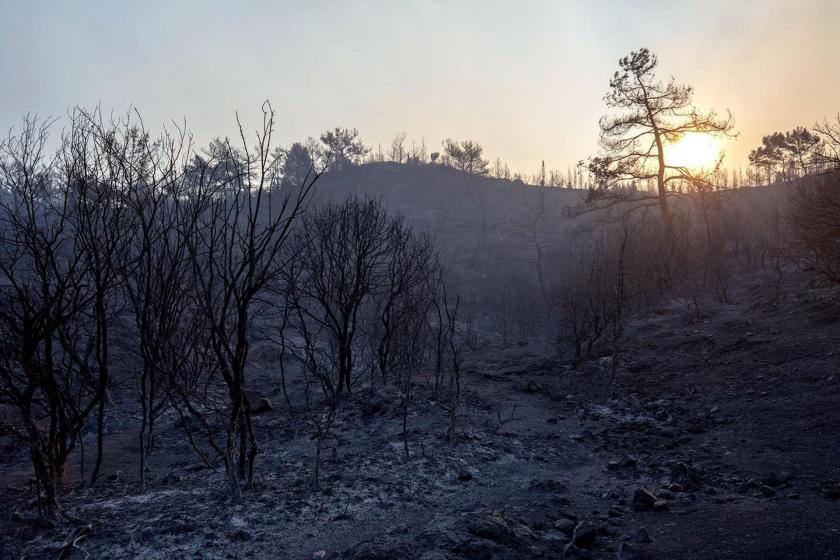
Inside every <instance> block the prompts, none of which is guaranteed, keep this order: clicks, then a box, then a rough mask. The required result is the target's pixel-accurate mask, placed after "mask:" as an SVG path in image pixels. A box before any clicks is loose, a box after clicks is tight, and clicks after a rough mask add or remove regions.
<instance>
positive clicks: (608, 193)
mask: <svg viewBox="0 0 840 560" xmlns="http://www.w3.org/2000/svg"><path fill="white" fill-rule="evenodd" d="M657 63H658V61H657V58H656V55H655V54H653V53H651V52H650V51H649V50H648V49H645V48H643V49H640V50H638V51H633V52H631V53H630V55H629V56H626V57H624V58H622V59H621V60H619V63H618V64H619V68H620V69H619V70H618V71H617V72H616V73H615V74H614V75H613V77H612V79H611V80H610V91H609V92H608V93H607V95H606V96H605V97H604V101H605V102H606V104H607V107H609V108H612V109H618V110H619V111H621V112H620V113H619V114H617V115H612V116H604V117H602V118H601V120H600V123H599V124H600V128H601V146H602V148H603V150H604V154H603V155H601V156H599V157H595V158H592V160H591V161H590V163H589V170H590V172H591V173H592V174H593V175H594V176H595V179H596V181H597V187H596V189H595V190H593V191H592V193H591V195H592V196H591V197H590V198H592V199H595V200H597V199H609V198H611V197H612V198H613V199H614V197H615V195H616V194H618V193H620V192H621V191H622V190H623V189H615V187H631V188H633V190H635V187H636V186H637V184H638V183H644V182H646V181H649V180H654V179H655V180H656V193H655V194H654V195H653V197H651V198H652V199H653V202H654V203H658V205H659V208H660V211H661V213H662V221H663V224H664V226H665V230H666V233H667V234H669V236H672V235H673V229H674V228H673V219H672V216H671V207H670V204H669V200H668V196H669V194H671V193H673V192H674V187H675V186H678V185H680V184H684V183H696V182H698V181H700V182H707V177H708V175H700V174H699V173H702V172H698V171H696V170H692V169H688V168H686V167H683V166H679V165H673V164H671V163H669V162H668V154H667V151H666V147H667V145H668V144H669V143H675V142H678V141H679V140H680V139H681V138H683V137H684V136H685V135H686V134H688V133H693V134H711V135H726V134H730V133H731V132H732V128H733V122H732V116H731V115H728V116H727V117H726V118H720V117H718V115H717V114H716V113H715V112H714V111H711V112H709V113H702V112H699V111H698V110H697V109H696V108H695V107H694V105H693V104H692V97H693V93H694V90H693V88H691V87H690V86H686V85H681V84H677V83H676V82H675V81H674V79H673V78H672V79H671V80H669V81H668V82H664V83H663V82H661V81H659V80H657V78H656V74H655V70H656V66H657ZM633 197H634V200H639V199H640V198H646V197H643V196H640V195H639V194H638V193H633ZM622 198H625V197H622Z"/></svg>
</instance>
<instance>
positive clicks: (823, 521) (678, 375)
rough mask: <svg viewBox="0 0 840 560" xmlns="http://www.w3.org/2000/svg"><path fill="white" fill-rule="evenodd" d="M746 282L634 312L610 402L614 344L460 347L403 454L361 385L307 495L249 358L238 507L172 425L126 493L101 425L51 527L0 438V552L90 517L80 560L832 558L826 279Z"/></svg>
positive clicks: (304, 452)
mask: <svg viewBox="0 0 840 560" xmlns="http://www.w3.org/2000/svg"><path fill="white" fill-rule="evenodd" d="M763 293H764V291H763V290H762V289H761V287H760V283H758V282H757V283H756V285H754V286H751V287H746V288H744V289H742V290H741V291H740V292H738V293H737V294H735V297H734V299H735V300H736V303H731V304H723V303H718V302H714V303H712V302H707V303H706V304H704V305H703V307H702V309H703V311H704V316H702V317H701V318H700V319H699V320H691V319H689V318H688V316H687V314H686V311H685V306H684V305H683V304H682V303H680V302H678V301H675V302H673V303H672V304H669V305H667V306H663V307H662V308H660V309H656V310H653V311H652V312H650V313H648V314H646V316H645V317H644V318H638V319H636V320H634V321H633V322H632V324H630V325H629V327H628V329H627V333H626V335H625V343H624V348H625V353H624V356H623V359H622V361H621V364H622V365H621V367H620V368H619V370H618V375H617V379H616V381H615V384H614V386H613V387H612V388H611V390H610V391H609V393H610V394H609V395H608V396H606V397H605V395H604V388H603V381H602V380H603V378H604V375H605V372H606V371H608V370H609V368H610V359H611V358H610V357H609V356H606V357H603V358H600V359H594V360H592V361H589V362H587V363H585V364H583V365H581V366H580V367H578V368H571V367H570V366H569V365H567V364H566V362H565V360H563V359H561V358H559V357H558V356H557V353H556V352H555V350H554V349H553V348H552V347H551V346H549V345H538V344H528V345H523V346H517V347H514V348H509V349H504V350H485V351H481V352H476V353H474V354H473V355H472V356H471V357H470V360H469V364H468V368H467V371H466V372H465V374H464V394H465V398H464V401H465V402H464V406H463V410H462V413H461V419H460V424H459V438H458V441H457V444H456V445H455V446H454V448H453V449H450V448H449V446H448V445H447V443H446V442H445V441H444V433H445V429H446V420H445V417H444V415H443V413H442V412H441V410H440V409H439V408H438V407H437V406H436V405H435V404H434V403H433V402H428V400H427V398H426V396H425V395H426V393H425V391H426V389H425V388H424V385H423V384H422V383H421V384H419V385H418V387H417V389H416V392H417V396H416V399H415V404H414V405H413V407H412V409H411V413H410V417H409V423H410V426H411V428H412V432H411V437H410V457H409V458H408V459H407V460H406V459H405V457H404V454H403V447H402V441H401V436H400V433H401V432H400V430H401V413H400V409H399V400H398V396H397V395H396V394H393V393H382V392H380V393H379V394H378V395H376V396H374V397H373V398H372V400H370V401H369V399H366V398H364V397H363V396H358V395H357V396H356V397H355V399H354V400H353V401H352V402H347V403H345V404H344V405H343V406H342V408H341V412H340V413H339V416H338V418H337V421H336V422H337V423H336V426H335V430H334V436H333V437H332V438H331V439H330V440H329V441H328V442H327V444H326V450H325V452H324V453H325V459H324V464H323V466H322V485H321V489H320V490H313V489H312V488H311V484H310V480H311V464H312V460H311V457H312V454H313V451H314V444H313V443H312V441H311V432H310V431H309V430H308V429H307V428H306V427H305V426H302V424H301V421H300V419H299V418H296V417H291V416H290V415H289V413H288V411H287V409H286V407H285V406H284V405H283V404H282V402H283V400H282V397H281V395H280V393H279V389H276V388H275V387H276V383H269V382H268V381H265V380H267V379H268V376H269V375H270V363H271V360H270V355H269V354H268V353H266V356H265V359H264V361H265V364H264V365H265V371H264V372H263V374H264V375H263V379H264V381H263V384H264V387H269V388H270V390H265V391H264V392H263V396H268V397H269V398H271V400H272V401H273V403H274V405H275V409H274V410H272V411H269V412H267V413H265V414H263V415H260V416H259V417H258V421H257V423H258V430H259V433H260V440H261V442H262V443H263V449H262V452H261V454H260V458H259V460H258V465H257V474H258V481H257V482H256V483H255V485H254V486H253V487H251V488H247V489H246V491H245V496H246V503H245V504H244V505H241V506H234V505H232V504H230V503H229V502H228V500H227V498H226V487H225V483H224V474H223V472H221V471H217V472H214V471H212V470H209V469H202V468H199V467H198V462H197V461H196V459H195V458H194V457H193V455H192V454H191V453H190V451H189V449H187V447H186V446H185V445H184V443H183V441H182V439H183V438H182V437H181V435H180V434H181V432H180V431H179V430H178V429H177V428H175V427H174V426H172V425H169V426H168V427H166V428H164V429H163V431H162V433H161V438H160V441H159V443H158V446H159V450H158V452H157V455H156V456H155V458H154V460H153V467H154V470H153V472H152V473H150V479H151V480H152V482H151V484H150V488H149V490H148V492H147V493H146V494H144V495H138V494H137V493H136V490H135V485H136V476H134V474H133V473H134V471H135V466H134V462H135V459H134V447H133V446H134V445H135V444H134V440H135V439H136V438H135V436H134V435H133V432H131V431H130V429H129V428H130V421H127V422H124V423H122V424H121V423H119V422H117V421H116V420H113V421H112V425H111V434H110V435H109V436H108V437H109V440H108V442H107V443H108V445H109V455H108V457H107V461H106V468H105V471H106V478H105V479H104V480H102V481H101V482H100V483H98V484H97V486H96V487H94V488H92V489H91V488H81V489H79V488H76V485H75V484H74V482H73V476H74V475H73V472H74V471H75V469H76V468H78V465H74V467H73V468H72V469H71V472H70V473H69V477H70V482H69V484H68V486H70V488H71V489H70V491H69V493H68V495H67V496H66V497H65V500H64V508H65V510H64V511H65V514H66V518H67V522H66V523H64V524H61V525H59V526H57V527H53V528H43V527H39V526H38V524H37V523H36V522H35V521H34V501H33V494H32V492H31V490H30V489H29V487H28V485H27V479H28V476H29V475H28V471H27V468H26V463H25V456H23V455H21V454H20V453H12V452H11V450H8V449H7V450H5V451H4V457H3V462H2V471H0V476H2V481H3V483H4V484H3V485H2V486H3V487H4V489H3V490H2V494H0V499H2V505H3V507H2V511H0V539H2V541H0V557H2V558H19V557H22V556H24V555H27V554H29V555H33V557H48V556H46V555H44V556H36V555H38V554H43V553H49V552H50V551H51V550H54V549H55V548H56V547H57V546H58V545H59V544H60V543H61V541H62V540H63V539H64V538H65V536H66V535H67V534H68V533H69V532H70V531H71V530H72V528H73V527H74V526H76V525H78V524H80V523H91V524H92V532H91V534H90V536H89V537H88V538H87V539H86V540H84V541H82V543H81V546H82V548H83V549H84V551H85V553H87V554H89V555H90V557H91V558H255V559H262V558H272V559H275V558H279V559H282V558H305V559H309V558H355V559H363V558H371V559H372V558H381V559H385V558H423V559H425V560H433V559H436V560H437V559H447V558H449V559H454V558H479V559H481V558H488V559H489V558H563V557H564V555H565V556H566V557H575V556H574V555H575V554H576V553H580V556H581V557H590V558H622V559H625V560H626V559H630V558H640V557H647V558H658V559H685V560H692V559H717V558H720V559H730V558H739V559H800V558H808V559H813V560H816V559H836V558H840V502H838V501H837V500H838V498H840V429H838V428H839V427H840V345H838V341H840V307H838V303H837V302H838V292H837V291H836V290H831V289H828V288H813V289H809V290H802V291H800V292H798V294H797V295H796V296H795V297H794V296H793V295H787V296H786V297H784V298H783V299H782V300H781V302H779V303H778V304H777V305H775V306H770V305H768V304H767V303H766V299H767V298H766V297H765V296H763V295H762V294H763ZM256 389H259V387H257V388H256ZM255 392H256V393H259V391H255ZM368 401H369V402H368ZM500 419H501V422H500ZM634 495H635V498H636V499H635V500H634ZM641 528H644V529H645V530H646V532H647V534H648V535H649V537H650V540H651V541H652V542H648V543H645V542H638V541H640V540H641V541H644V540H647V539H645V538H644V535H642V538H640V535H639V530H640V529H641ZM572 531H575V533H572ZM570 538H574V539H576V540H577V542H578V543H579V544H580V546H579V547H568V545H567V543H568V541H569V540H570ZM622 543H623V544H622ZM620 547H621V550H619V548H620ZM73 554H74V555H73V556H72V557H73V558H82V557H84V556H85V554H84V553H82V552H74V553H73Z"/></svg>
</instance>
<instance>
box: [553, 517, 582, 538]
mask: <svg viewBox="0 0 840 560" xmlns="http://www.w3.org/2000/svg"><path fill="white" fill-rule="evenodd" d="M575 525H577V524H576V523H575V522H574V521H572V520H571V519H567V518H564V519H558V520H557V521H555V522H554V528H555V529H557V530H558V531H562V532H564V533H566V534H567V535H571V534H572V531H574V530H575Z"/></svg>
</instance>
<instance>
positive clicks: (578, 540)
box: [572, 521, 595, 548]
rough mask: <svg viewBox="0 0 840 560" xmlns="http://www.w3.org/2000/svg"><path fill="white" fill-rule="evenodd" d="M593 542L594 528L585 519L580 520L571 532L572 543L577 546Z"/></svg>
mask: <svg viewBox="0 0 840 560" xmlns="http://www.w3.org/2000/svg"><path fill="white" fill-rule="evenodd" d="M594 542H595V529H594V528H593V527H592V525H590V524H589V523H587V522H586V521H581V522H580V523H578V524H577V526H576V527H575V530H574V532H573V533H572V543H573V544H575V545H576V546H579V547H584V548H585V547H588V546H591V545H592V543H594Z"/></svg>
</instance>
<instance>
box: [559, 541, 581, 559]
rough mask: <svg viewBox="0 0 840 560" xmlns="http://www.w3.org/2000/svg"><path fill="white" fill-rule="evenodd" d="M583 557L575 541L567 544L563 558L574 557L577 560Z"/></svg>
mask: <svg viewBox="0 0 840 560" xmlns="http://www.w3.org/2000/svg"><path fill="white" fill-rule="evenodd" d="M580 557H581V553H580V549H579V548H578V547H576V546H575V544H574V543H569V544H567V545H566V548H564V549H563V558H565V559H566V560H568V559H570V558H571V559H574V560H577V559H578V558H580Z"/></svg>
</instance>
